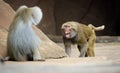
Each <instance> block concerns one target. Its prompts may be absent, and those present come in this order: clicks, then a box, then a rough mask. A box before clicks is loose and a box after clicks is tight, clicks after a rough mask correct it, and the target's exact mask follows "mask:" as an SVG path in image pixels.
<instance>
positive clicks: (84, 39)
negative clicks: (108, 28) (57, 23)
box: [61, 21, 104, 57]
mask: <svg viewBox="0 0 120 73" xmlns="http://www.w3.org/2000/svg"><path fill="white" fill-rule="evenodd" d="M61 29H62V35H63V41H64V45H65V51H66V53H67V54H68V55H69V56H71V44H77V47H78V50H79V51H80V57H88V56H90V57H94V56H95V52H94V43H95V41H96V34H95V31H99V30H103V29H104V25H103V26H100V27H95V26H93V25H92V24H89V25H88V26H87V25H84V24H81V23H78V22H74V21H72V22H66V23H64V24H63V25H62V27H61ZM67 31H69V32H68V33H67Z"/></svg>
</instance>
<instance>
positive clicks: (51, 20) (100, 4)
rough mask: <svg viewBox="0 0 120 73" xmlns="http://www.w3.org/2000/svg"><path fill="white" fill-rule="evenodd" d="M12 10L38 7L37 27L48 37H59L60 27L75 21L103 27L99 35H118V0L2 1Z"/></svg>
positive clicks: (119, 9)
mask: <svg viewBox="0 0 120 73" xmlns="http://www.w3.org/2000/svg"><path fill="white" fill-rule="evenodd" d="M4 1H5V2H7V3H9V4H10V5H11V6H12V8H13V9H14V10H16V9H17V8H18V7H19V6H21V5H27V6H40V8H41V9H42V11H43V15H44V16H43V19H42V21H41V23H40V24H39V25H38V27H39V28H40V29H41V30H42V31H43V32H44V33H45V34H48V35H61V30H60V28H61V25H62V24H63V23H64V22H66V21H77V22H81V23H84V24H86V25H87V24H93V25H95V26H100V25H105V26H106V27H105V30H103V31H99V32H96V34H97V35H98V36H99V35H107V36H119V35H120V32H119V30H120V28H119V25H120V21H119V20H120V8H119V7H120V4H119V0H4Z"/></svg>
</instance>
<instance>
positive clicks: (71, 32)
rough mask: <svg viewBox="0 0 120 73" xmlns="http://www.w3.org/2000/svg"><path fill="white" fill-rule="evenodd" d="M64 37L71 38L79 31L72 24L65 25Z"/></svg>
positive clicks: (63, 29)
mask: <svg viewBox="0 0 120 73" xmlns="http://www.w3.org/2000/svg"><path fill="white" fill-rule="evenodd" d="M62 34H63V37H65V38H67V39H70V38H73V37H75V36H76V35H77V31H76V30H75V29H74V28H71V26H70V25H65V26H63V28H62Z"/></svg>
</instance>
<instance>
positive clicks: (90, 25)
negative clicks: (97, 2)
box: [88, 24, 105, 31]
mask: <svg viewBox="0 0 120 73" xmlns="http://www.w3.org/2000/svg"><path fill="white" fill-rule="evenodd" d="M88 27H89V28H91V29H93V30H95V31H100V30H103V29H104V28H105V25H102V26H99V27H95V26H93V25H92V24H89V25H88Z"/></svg>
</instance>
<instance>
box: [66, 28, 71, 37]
mask: <svg viewBox="0 0 120 73" xmlns="http://www.w3.org/2000/svg"><path fill="white" fill-rule="evenodd" d="M65 37H66V38H70V37H71V27H70V26H65Z"/></svg>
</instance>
